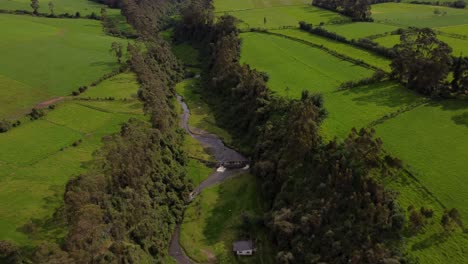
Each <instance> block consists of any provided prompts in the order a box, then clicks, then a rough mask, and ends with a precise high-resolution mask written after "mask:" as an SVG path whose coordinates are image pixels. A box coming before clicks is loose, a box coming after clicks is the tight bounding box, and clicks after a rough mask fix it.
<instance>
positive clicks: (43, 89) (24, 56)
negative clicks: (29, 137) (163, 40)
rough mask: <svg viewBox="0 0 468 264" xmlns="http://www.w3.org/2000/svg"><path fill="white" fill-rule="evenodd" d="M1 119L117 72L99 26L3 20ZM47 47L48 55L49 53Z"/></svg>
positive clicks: (66, 21) (22, 18)
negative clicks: (109, 73)
mask: <svg viewBox="0 0 468 264" xmlns="http://www.w3.org/2000/svg"><path fill="white" fill-rule="evenodd" d="M0 25H2V26H1V27H0V34H1V35H2V37H1V38H0V48H1V49H2V50H3V51H8V52H3V53H2V59H1V60H0V87H1V88H2V89H0V104H1V105H2V107H1V109H0V118H1V117H11V116H18V115H21V114H22V113H23V112H24V111H25V110H27V109H28V108H30V107H32V106H34V105H35V104H37V103H39V102H41V101H45V100H48V99H50V98H52V97H57V96H65V95H69V94H70V93H71V92H72V91H74V90H77V88H78V87H79V86H82V85H88V84H89V83H91V82H92V81H95V80H97V79H98V78H100V77H101V76H102V75H104V74H105V73H108V72H110V71H112V70H113V69H116V68H117V66H118V65H117V62H116V59H115V58H114V57H113V55H112V54H111V53H110V52H109V49H110V45H111V43H112V42H113V41H120V42H122V43H123V44H125V41H124V40H121V39H118V38H114V37H110V36H106V35H104V33H103V31H102V26H101V23H100V22H99V21H95V20H88V19H48V18H37V17H30V16H18V15H0ZM44 47H47V49H44Z"/></svg>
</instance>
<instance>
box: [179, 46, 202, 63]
mask: <svg viewBox="0 0 468 264" xmlns="http://www.w3.org/2000/svg"><path fill="white" fill-rule="evenodd" d="M172 52H174V55H176V56H177V58H179V59H180V60H182V61H183V62H184V64H186V65H191V66H193V65H197V64H198V63H199V60H200V58H199V54H198V51H197V50H195V49H194V48H193V47H192V46H190V45H189V44H186V43H182V44H179V45H174V46H173V48H172Z"/></svg>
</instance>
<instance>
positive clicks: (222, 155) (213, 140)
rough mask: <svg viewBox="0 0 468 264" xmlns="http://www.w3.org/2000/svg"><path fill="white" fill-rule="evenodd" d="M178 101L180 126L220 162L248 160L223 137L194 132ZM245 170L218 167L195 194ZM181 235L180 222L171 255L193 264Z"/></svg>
mask: <svg viewBox="0 0 468 264" xmlns="http://www.w3.org/2000/svg"><path fill="white" fill-rule="evenodd" d="M177 101H178V102H179V104H180V105H181V106H182V110H183V112H182V115H181V120H180V126H181V127H183V128H184V129H185V131H186V132H187V133H188V134H189V135H190V136H191V137H193V138H195V139H196V140H198V141H199V142H200V143H201V144H202V145H203V147H205V148H207V149H209V152H210V153H211V154H212V155H213V156H214V157H215V159H216V160H217V161H218V163H219V164H223V163H225V162H232V161H245V162H247V161H248V160H247V159H246V158H245V157H244V156H242V154H240V153H238V152H236V151H235V150H233V149H230V148H228V147H226V146H225V145H224V143H223V141H222V140H221V139H219V138H218V137H217V136H216V135H213V134H210V133H208V132H206V131H203V130H200V129H198V128H196V132H192V129H191V128H190V127H189V124H188V120H189V118H190V110H189V108H188V106H187V104H186V103H185V102H184V100H183V98H182V97H181V96H179V95H177ZM243 171H245V170H244V169H232V170H231V169H224V168H221V169H217V170H215V171H213V172H212V173H211V174H210V175H209V176H208V178H207V179H206V180H205V181H203V182H202V183H200V185H198V186H197V187H195V189H194V192H193V193H194V195H193V197H194V196H196V195H197V194H199V193H200V192H202V191H203V190H204V189H206V188H208V187H210V186H213V185H215V184H217V183H220V182H222V181H224V180H225V179H227V178H229V177H232V176H235V175H238V174H240V173H242V172H243ZM179 235H180V224H179V225H178V226H177V227H176V229H175V231H174V234H173V235H172V239H171V243H170V245H169V255H170V256H171V257H173V258H174V259H175V260H176V262H177V263H179V264H193V263H195V262H194V261H192V260H191V259H190V258H189V257H187V256H186V255H185V253H184V250H183V249H182V247H181V246H180V243H179Z"/></svg>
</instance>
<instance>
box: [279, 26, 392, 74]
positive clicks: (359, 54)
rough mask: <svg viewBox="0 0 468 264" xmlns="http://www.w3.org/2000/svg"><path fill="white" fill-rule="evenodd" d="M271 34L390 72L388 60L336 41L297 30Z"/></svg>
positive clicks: (285, 30)
mask: <svg viewBox="0 0 468 264" xmlns="http://www.w3.org/2000/svg"><path fill="white" fill-rule="evenodd" d="M271 32H274V33H278V34H282V35H285V36H289V37H293V38H297V39H301V40H304V41H307V42H310V43H313V44H316V45H323V46H324V47H325V48H327V49H329V50H332V51H335V52H337V53H340V54H343V55H346V56H348V57H351V58H353V59H356V60H362V61H364V62H366V63H368V64H369V65H372V66H374V67H377V68H380V69H382V70H384V71H390V60H388V59H386V58H383V57H380V56H377V55H375V54H374V53H372V52H369V51H366V50H364V49H359V48H356V47H353V46H351V45H347V44H344V43H341V42H338V41H333V40H330V39H328V38H324V37H320V36H317V35H313V34H310V33H308V32H304V31H301V30H299V29H282V30H272V31H271Z"/></svg>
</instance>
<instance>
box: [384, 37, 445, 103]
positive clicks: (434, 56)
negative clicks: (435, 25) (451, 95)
mask: <svg viewBox="0 0 468 264" xmlns="http://www.w3.org/2000/svg"><path fill="white" fill-rule="evenodd" d="M400 42H401V43H400V44H398V45H396V46H395V49H396V56H395V58H394V59H393V61H392V63H391V65H390V66H391V67H392V74H393V76H395V77H396V78H397V79H398V80H399V81H400V82H402V83H404V84H406V86H407V87H408V88H410V89H414V90H416V91H418V92H420V93H422V94H426V95H438V94H440V93H441V92H442V89H443V85H442V81H444V80H445V78H446V77H447V75H448V73H449V70H450V65H451V63H452V58H451V56H450V54H451V52H452V49H451V48H450V47H449V46H448V45H447V44H446V43H444V42H442V41H440V40H438V39H437V36H436V34H435V32H434V31H433V30H432V29H430V28H422V29H419V28H413V29H411V30H408V31H405V32H404V33H403V34H402V35H401V37H400Z"/></svg>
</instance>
